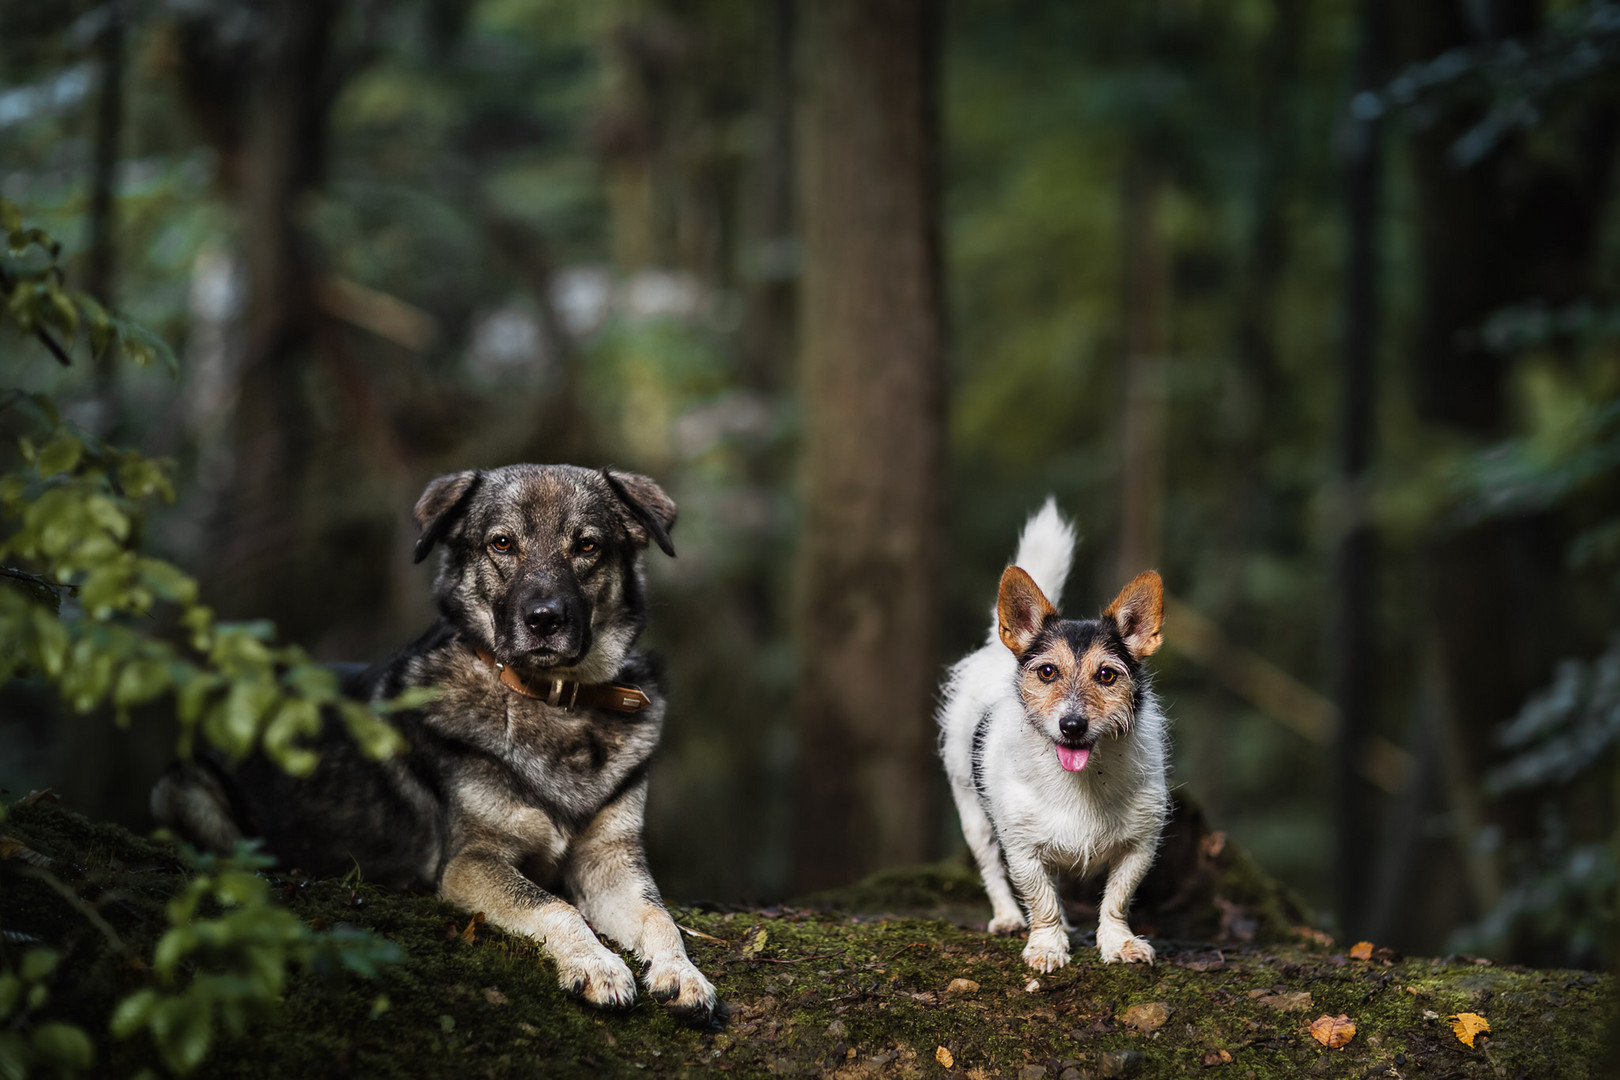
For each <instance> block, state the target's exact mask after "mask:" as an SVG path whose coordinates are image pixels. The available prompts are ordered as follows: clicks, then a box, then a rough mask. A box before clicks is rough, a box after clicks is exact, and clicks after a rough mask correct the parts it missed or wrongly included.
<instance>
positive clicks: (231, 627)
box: [0, 202, 423, 1080]
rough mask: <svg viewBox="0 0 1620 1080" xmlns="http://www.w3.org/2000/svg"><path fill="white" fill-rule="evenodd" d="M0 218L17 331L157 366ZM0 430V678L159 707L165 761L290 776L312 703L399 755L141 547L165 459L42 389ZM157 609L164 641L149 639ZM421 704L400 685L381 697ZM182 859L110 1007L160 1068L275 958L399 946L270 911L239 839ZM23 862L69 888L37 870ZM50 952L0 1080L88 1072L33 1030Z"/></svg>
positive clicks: (21, 400) (22, 969)
mask: <svg viewBox="0 0 1620 1080" xmlns="http://www.w3.org/2000/svg"><path fill="white" fill-rule="evenodd" d="M0 225H3V226H4V228H5V229H6V230H7V231H8V233H9V237H10V238H9V248H8V250H7V251H6V252H5V254H4V259H3V260H0V287H3V288H4V290H5V295H4V300H5V303H4V306H3V307H0V324H4V323H10V324H12V325H14V326H16V327H17V328H18V329H19V330H22V331H23V332H24V333H28V334H32V335H33V336H35V337H36V338H37V339H38V340H39V341H40V342H41V343H42V344H43V345H44V346H45V347H46V348H47V349H48V350H49V351H50V352H51V353H52V354H53V355H54V356H55V357H56V358H57V359H58V360H59V361H61V362H62V363H64V364H66V363H68V362H69V359H70V353H71V350H72V348H73V344H74V341H75V340H76V338H77V336H78V333H79V331H80V329H81V328H83V329H84V330H85V332H86V335H87V338H88V340H89V343H90V347H91V351H92V355H93V356H95V357H96V358H98V359H99V358H100V357H101V356H102V355H103V354H105V353H106V352H107V351H108V350H109V349H110V348H114V347H116V348H118V349H119V350H120V351H121V352H122V353H123V354H124V355H125V356H127V357H129V358H130V359H133V360H135V361H136V362H138V363H149V362H151V360H153V359H154V358H162V359H164V360H165V361H167V362H168V363H169V364H170V366H171V367H172V366H173V360H174V358H173V355H172V353H170V352H169V350H168V348H167V346H165V345H164V344H163V343H162V342H161V340H159V339H158V338H156V337H155V336H154V335H151V334H150V333H148V332H146V331H144V330H141V329H139V328H138V327H135V326H133V325H131V324H129V323H127V322H124V321H122V320H119V319H116V318H114V317H112V316H110V315H108V314H107V313H106V312H105V311H104V310H103V309H102V308H101V307H100V305H98V304H96V303H95V302H94V301H93V300H91V299H90V298H88V297H86V296H84V295H83V294H80V293H76V292H73V291H71V290H68V289H66V288H64V286H63V275H62V272H61V270H60V269H59V268H58V267H57V265H56V260H57V257H58V256H59V254H60V247H59V245H57V243H56V242H55V241H54V240H53V239H52V238H51V237H50V236H49V235H48V234H47V233H45V232H43V231H42V230H39V229H26V230H25V229H23V228H22V225H21V221H20V219H19V216H18V214H17V211H16V208H15V207H14V206H12V205H11V204H10V203H9V202H0ZM56 335H61V340H58V338H57V336H56ZM64 342H65V344H64ZM0 423H3V424H4V425H5V426H4V428H0V430H3V431H4V432H5V433H6V434H8V435H10V436H11V437H12V439H13V440H14V443H15V446H16V448H17V457H16V461H15V464H14V465H13V466H12V467H11V468H9V469H7V470H6V471H5V472H4V473H0V586H6V587H0V683H4V682H5V681H7V680H10V679H12V678H16V677H38V678H41V679H43V680H45V681H46V682H48V683H49V684H50V685H52V686H53V687H54V688H55V689H56V691H57V692H58V693H59V694H60V696H61V697H62V699H63V700H64V701H66V702H67V703H68V704H70V705H71V706H72V707H73V708H74V709H75V710H77V711H78V712H80V713H88V712H91V711H93V710H96V709H99V708H103V707H109V706H110V708H111V709H112V711H113V714H114V716H115V718H116V720H117V721H118V722H119V723H120V724H127V723H128V722H129V720H130V716H131V710H133V709H135V708H137V707H138V706H142V705H147V704H149V703H153V702H156V701H158V700H160V699H163V698H166V697H167V698H172V699H173V701H174V704H175V711H176V714H177V715H178V717H179V719H180V723H181V734H180V751H181V753H182V754H184V755H187V756H189V755H190V754H191V753H192V752H193V750H194V749H195V747H196V740H197V736H198V734H199V733H200V734H201V736H202V738H203V740H204V741H205V742H207V743H208V744H210V745H212V746H213V747H215V748H217V749H218V750H220V751H222V752H223V753H224V754H225V755H226V756H228V757H229V758H230V759H231V760H233V761H240V760H241V759H242V758H244V757H245V756H246V755H247V754H249V753H250V752H252V751H253V750H254V749H256V748H261V749H262V750H263V751H264V752H265V754H267V755H268V756H269V757H270V758H271V759H272V760H273V761H275V762H276V763H277V764H278V765H280V766H281V767H282V768H284V769H286V770H287V771H288V772H291V773H294V774H298V775H302V774H307V773H308V772H309V771H311V770H312V769H313V768H314V767H315V764H316V756H315V753H314V752H313V751H312V750H310V749H308V748H307V747H306V746H304V745H302V744H301V741H300V740H301V739H304V738H308V737H311V736H314V735H315V734H316V733H317V732H318V731H319V729H320V726H321V722H322V719H321V718H322V711H323V710H327V709H330V710H334V711H335V712H336V713H337V714H338V715H339V716H340V717H341V718H342V721H343V723H344V724H345V726H346V727H347V729H348V731H349V733H350V734H351V735H352V736H353V737H354V739H355V740H356V741H357V742H358V743H359V744H360V746H361V747H362V748H363V749H364V750H365V751H366V752H367V753H369V754H371V755H372V756H374V757H384V756H387V755H389V754H392V753H394V752H396V751H397V750H398V749H399V748H400V747H401V745H402V741H401V739H400V736H399V735H398V733H397V732H395V731H394V729H393V728H392V727H390V726H389V725H388V724H387V722H386V721H385V720H384V719H383V718H382V716H381V715H380V711H379V710H377V709H374V708H373V707H371V706H369V705H366V704H362V703H359V702H355V701H349V700H345V699H343V698H342V696H341V694H340V692H339V685H338V680H337V677H336V676H335V675H334V674H333V673H332V672H331V671H329V670H328V669H326V668H323V667H320V666H319V665H316V664H314V663H311V662H310V660H309V658H308V657H307V656H306V654H305V653H304V651H303V650H302V649H299V648H297V647H295V646H284V645H278V644H276V643H275V641H274V635H273V631H272V629H271V628H270V627H269V625H268V624H264V623H239V624H230V623H221V622H218V621H217V620H216V619H215V618H214V614H213V612H212V610H211V609H209V608H208V607H206V606H205V605H203V604H201V603H200V602H199V600H198V588H197V583H196V581H195V580H194V579H193V578H192V577H191V576H189V575H188V574H186V573H185V572H184V571H182V570H181V569H179V568H178V567H176V566H174V565H173V564H171V563H168V562H164V561H162V560H160V559H155V558H152V557H150V556H147V555H144V554H142V553H141V536H142V531H143V524H144V518H145V513H146V510H147V509H148V507H149V506H150V505H151V504H152V503H153V502H155V501H172V500H173V499H174V489H173V486H172V483H171V481H170V479H169V472H168V467H167V465H166V464H165V463H163V462H159V461H155V460H152V459H150V458H147V457H145V456H143V455H141V454H139V453H136V452H135V451H132V450H127V449H121V448H118V447H115V446H111V445H108V444H107V443H105V442H103V441H102V440H100V439H98V438H96V437H95V436H93V435H91V434H88V433H86V432H84V431H81V430H79V429H77V428H76V427H74V426H73V425H71V424H69V423H67V422H66V421H65V420H64V419H63V417H62V416H61V414H60V412H59V410H58V409H57V407H56V404H55V403H54V402H53V401H52V399H51V398H50V397H49V396H47V395H44V394H26V393H22V392H20V391H15V390H7V391H4V392H0ZM159 617H161V618H163V619H164V620H165V623H164V624H162V625H169V626H171V627H172V628H173V630H174V636H176V637H177V638H179V640H166V639H165V638H163V637H160V636H156V635H154V634H153V633H152V632H151V627H152V626H153V625H154V619H156V618H159ZM422 701H423V695H422V694H421V693H417V694H413V695H411V696H409V697H403V698H401V699H399V700H398V701H396V702H394V703H393V704H392V705H391V706H388V707H387V708H411V707H414V706H417V705H420V704H422ZM382 711H386V708H385V709H384V710H382ZM191 859H192V861H193V862H194V864H195V866H196V868H197V869H198V871H199V873H198V874H197V876H196V877H194V878H193V879H192V880H191V881H190V883H189V884H188V885H187V887H186V888H185V889H184V891H183V892H182V893H181V894H180V895H179V896H177V897H176V898H175V899H174V900H173V901H172V902H171V903H170V904H169V906H168V919H169V923H170V927H169V929H168V931H167V933H165V934H164V936H163V937H162V939H161V940H160V941H159V942H158V943H157V946H156V949H155V951H154V954H153V958H152V963H151V965H150V970H151V971H152V973H153V976H154V978H155V980H156V982H157V984H158V985H156V986H149V987H146V988H143V989H141V990H138V991H136V992H135V993H134V994H132V995H130V996H129V997H127V998H125V999H124V1000H123V1001H121V1002H120V1003H119V1004H118V1006H117V1008H116V1010H115V1011H114V1012H113V1015H112V1018H111V1027H112V1031H113V1033H114V1034H115V1035H117V1036H118V1037H120V1038H128V1037H131V1036H133V1035H136V1034H138V1033H140V1032H147V1033H149V1034H150V1036H151V1038H152V1040H153V1042H154V1043H155V1044H156V1046H157V1048H158V1051H159V1053H160V1054H161V1056H162V1059H163V1061H164V1063H165V1064H166V1066H167V1067H168V1068H169V1070H170V1071H172V1072H174V1073H176V1074H181V1075H184V1074H187V1073H190V1072H192V1071H193V1070H195V1069H196V1068H197V1067H198V1065H199V1064H201V1062H202V1061H203V1059H204V1058H205V1057H206V1055H207V1053H208V1049H209V1047H210V1045H211V1044H212V1043H213V1041H214V1040H215V1036H216V1033H217V1031H218V1030H219V1028H220V1026H223V1027H224V1028H225V1029H226V1030H228V1031H229V1032H231V1033H240V1032H241V1030H242V1028H243V1025H244V1024H245V1023H246V1022H247V1020H248V1019H249V1018H250V1017H252V1016H254V1015H258V1014H261V1013H263V1012H264V1011H265V1010H267V1009H269V1008H271V1007H273V1006H275V1005H276V1004H277V1003H278V1002H279V1001H280V998H281V994H282V990H283V987H284V986H285V983H286V979H287V971H288V968H289V966H301V967H305V968H309V969H312V970H315V971H320V972H331V971H338V970H343V971H348V972H351V973H355V974H358V975H363V976H368V977H369V976H370V975H372V974H374V973H375V971H376V969H377V967H378V966H379V965H381V964H385V963H390V962H393V961H394V960H397V959H398V957H399V950H398V949H397V947H396V946H394V945H392V944H391V943H389V942H386V941H383V940H381V939H377V938H373V937H372V936H370V935H369V934H366V933H365V932H363V931H359V930H344V929H338V930H334V931H332V932H330V933H318V932H316V931H313V930H311V929H310V928H308V927H306V926H305V925H304V924H303V923H302V922H301V921H300V920H299V919H298V918H297V916H295V915H293V914H292V913H291V912H289V911H287V910H285V909H284V908H280V907H277V906H276V905H275V904H274V903H273V902H272V900H271V895H270V889H269V885H268V883H267V882H266V881H265V879H264V878H263V877H261V876H260V875H259V874H258V873H257V871H259V870H262V869H263V868H264V867H266V866H268V865H269V863H270V860H269V859H267V858H264V857H263V856H259V855H256V854H254V853H253V852H252V851H251V850H243V851H239V852H237V853H236V854H234V855H233V856H232V857H230V858H228V859H218V858H214V857H212V856H195V855H193V856H191ZM30 872H32V873H33V874H35V876H38V877H41V878H45V879H47V880H49V881H50V882H51V883H52V886H53V888H55V889H56V890H57V891H58V892H59V893H61V894H62V895H63V896H64V897H69V898H72V897H73V896H74V894H73V893H72V891H71V890H70V889H69V888H68V887H67V886H66V885H64V884H62V883H61V882H60V881H58V880H57V879H56V878H55V877H54V876H53V875H52V874H50V872H49V871H48V870H46V869H43V868H39V867H32V868H30ZM70 904H72V906H79V905H78V904H77V903H75V902H74V901H70ZM80 910H82V911H89V909H87V908H83V907H80ZM96 919H99V916H97V917H96ZM98 925H99V926H104V925H105V924H101V923H98ZM109 933H110V932H109ZM112 940H113V943H114V945H115V947H118V948H121V946H120V945H119V943H118V942H117V940H116V937H113V938H112ZM56 962H57V956H56V954H55V953H53V952H50V951H49V950H34V951H31V952H29V953H26V954H24V956H23V957H22V961H21V964H20V965H19V966H18V968H17V969H16V970H15V971H8V972H7V973H6V974H5V975H3V976H0V1023H3V1025H4V1026H3V1027H0V1077H3V1078H5V1080H11V1078H12V1077H19V1078H20V1077H25V1076H28V1075H31V1074H32V1075H39V1074H42V1073H44V1072H46V1071H54V1072H55V1073H57V1074H59V1075H73V1074H76V1073H78V1072H82V1071H84V1070H88V1069H89V1068H90V1067H91V1065H92V1064H93V1058H94V1054H93V1047H92V1043H91V1040H90V1038H89V1037H88V1036H87V1035H86V1033H85V1032H84V1030H83V1029H81V1028H79V1027H75V1026H73V1025H70V1024H65V1023H59V1022H43V1021H42V1022H35V1018H34V1017H35V1013H36V1012H37V1011H38V1010H39V1009H40V1008H42V1007H43V1006H44V1005H45V1004H46V1002H47V1001H48V999H49V991H48V988H47V984H46V979H47V976H49V975H50V974H51V972H52V970H53V969H54V968H55V966H56Z"/></svg>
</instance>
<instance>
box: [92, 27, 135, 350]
mask: <svg viewBox="0 0 1620 1080" xmlns="http://www.w3.org/2000/svg"><path fill="white" fill-rule="evenodd" d="M101 17H102V20H103V21H102V25H101V27H100V28H99V30H98V31H97V33H96V69H97V76H96V77H97V82H98V83H99V85H98V87H97V90H96V127H95V156H94V158H93V160H92V165H91V176H90V264H89V268H88V271H87V273H86V274H85V281H84V288H85V291H86V292H88V293H89V294H90V295H91V296H93V297H95V298H96V299H97V300H99V301H101V303H102V305H103V306H111V305H112V302H113V280H114V278H115V276H116V265H115V263H116V259H117V251H116V250H115V247H114V240H113V232H114V229H115V228H116V227H117V222H116V220H115V217H114V208H113V197H114V195H115V194H116V193H115V191H114V188H115V187H116V186H117V183H118V144H119V141H120V139H121V137H122V135H123V131H124V39H125V37H126V34H127V30H126V27H125V15H124V5H123V4H122V3H117V2H114V3H109V4H107V5H106V6H105V7H104V8H103V9H102V13H101ZM111 364H112V358H111V357H110V356H109V357H107V358H106V359H105V362H104V363H103V364H102V369H103V370H102V372H101V373H100V374H101V375H102V377H103V378H105V374H106V371H107V370H108V369H109V368H110V366H111Z"/></svg>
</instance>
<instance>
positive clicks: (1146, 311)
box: [1117, 152, 1169, 583]
mask: <svg viewBox="0 0 1620 1080" xmlns="http://www.w3.org/2000/svg"><path fill="white" fill-rule="evenodd" d="M1124 183H1125V190H1124V196H1123V200H1124V208H1123V212H1122V213H1121V215H1120V217H1121V220H1122V223H1123V227H1124V230H1125V236H1124V257H1125V274H1124V277H1125V298H1124V299H1125V356H1124V366H1125V371H1124V380H1123V381H1124V397H1125V401H1124V411H1123V413H1122V421H1121V424H1122V431H1121V444H1122V461H1121V467H1120V515H1119V516H1120V534H1119V570H1118V574H1117V580H1118V581H1119V582H1121V583H1123V582H1126V581H1129V580H1131V578H1133V577H1135V576H1136V575H1137V574H1139V573H1141V572H1142V571H1144V570H1148V569H1151V568H1152V567H1153V566H1155V565H1156V564H1157V563H1158V558H1159V539H1160V538H1159V530H1160V527H1161V521H1160V519H1161V517H1162V515H1163V507H1164V409H1165V401H1164V356H1163V353H1164V347H1165V340H1164V322H1165V315H1166V309H1167V308H1168V307H1169V297H1168V295H1167V294H1168V293H1169V266H1168V265H1167V260H1168V257H1169V256H1168V252H1167V251H1166V250H1165V244H1164V238H1163V236H1162V235H1161V233H1160V222H1159V215H1160V203H1161V202H1162V198H1163V195H1162V193H1163V190H1164V186H1165V180H1164V174H1163V170H1162V169H1161V167H1160V166H1159V165H1158V164H1157V163H1156V162H1154V161H1153V160H1152V158H1151V155H1150V154H1149V153H1147V152H1142V153H1140V154H1139V155H1138V156H1137V157H1136V159H1135V160H1134V161H1133V162H1132V163H1131V165H1130V166H1129V167H1128V168H1127V169H1126V171H1125V181H1124Z"/></svg>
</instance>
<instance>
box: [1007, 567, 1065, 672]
mask: <svg viewBox="0 0 1620 1080" xmlns="http://www.w3.org/2000/svg"><path fill="white" fill-rule="evenodd" d="M1056 614H1057V608H1055V607H1053V606H1052V602H1051V601H1050V600H1048V599H1047V598H1046V594H1045V593H1043V592H1041V587H1040V586H1039V585H1037V584H1035V579H1034V578H1032V577H1030V576H1029V575H1028V574H1026V573H1025V572H1024V571H1023V568H1021V567H1017V566H1009V567H1007V569H1006V570H1004V571H1002V574H1001V591H1000V592H999V593H998V594H997V595H996V619H997V620H998V623H999V626H1000V628H1001V631H1000V632H1001V643H1002V644H1003V645H1005V646H1007V648H1009V649H1011V650H1012V653H1013V655H1014V656H1022V655H1024V650H1025V649H1028V648H1029V647H1030V645H1031V644H1032V643H1033V642H1034V641H1035V638H1036V636H1037V635H1039V634H1040V632H1041V624H1042V623H1044V622H1045V621H1046V620H1047V618H1048V617H1049V616H1052V615H1056Z"/></svg>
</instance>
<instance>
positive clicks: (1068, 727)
mask: <svg viewBox="0 0 1620 1080" xmlns="http://www.w3.org/2000/svg"><path fill="white" fill-rule="evenodd" d="M1058 731H1060V732H1062V734H1063V737H1064V738H1065V739H1078V738H1081V737H1082V736H1084V735H1085V733H1086V720H1085V717H1083V716H1065V717H1064V718H1063V719H1061V720H1059V721H1058Z"/></svg>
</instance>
